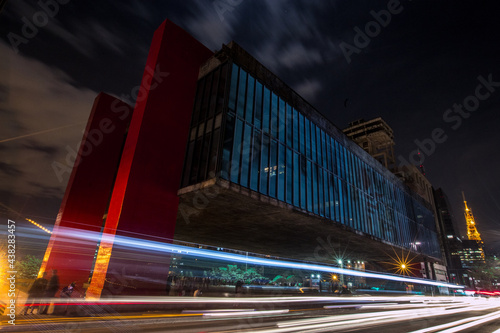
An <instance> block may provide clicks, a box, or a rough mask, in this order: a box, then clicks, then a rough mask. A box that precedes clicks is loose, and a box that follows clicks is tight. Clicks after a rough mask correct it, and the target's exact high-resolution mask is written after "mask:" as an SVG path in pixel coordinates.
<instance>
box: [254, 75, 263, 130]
mask: <svg viewBox="0 0 500 333" xmlns="http://www.w3.org/2000/svg"><path fill="white" fill-rule="evenodd" d="M254 110H255V116H254V124H255V127H256V128H257V129H261V128H262V84H261V83H260V82H259V81H257V82H256V83H255V108H254Z"/></svg>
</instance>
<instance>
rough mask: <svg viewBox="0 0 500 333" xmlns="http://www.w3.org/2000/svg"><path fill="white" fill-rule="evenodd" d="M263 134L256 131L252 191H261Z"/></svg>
mask: <svg viewBox="0 0 500 333" xmlns="http://www.w3.org/2000/svg"><path fill="white" fill-rule="evenodd" d="M261 149H262V147H261V133H260V131H258V130H254V133H253V146H252V167H251V176H250V189H252V190H254V191H258V190H259V175H260V172H259V171H260V151H261Z"/></svg>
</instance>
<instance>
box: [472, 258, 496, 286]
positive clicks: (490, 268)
mask: <svg viewBox="0 0 500 333" xmlns="http://www.w3.org/2000/svg"><path fill="white" fill-rule="evenodd" d="M471 275H472V277H473V278H474V279H475V280H479V281H480V282H479V284H478V287H480V288H483V289H495V288H496V286H494V284H495V283H496V282H497V281H500V260H499V259H498V258H496V257H486V260H485V261H484V262H481V263H478V264H476V265H474V267H472V268H471Z"/></svg>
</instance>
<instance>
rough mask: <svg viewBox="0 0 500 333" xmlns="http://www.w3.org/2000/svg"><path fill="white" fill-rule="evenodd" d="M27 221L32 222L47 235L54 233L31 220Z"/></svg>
mask: <svg viewBox="0 0 500 333" xmlns="http://www.w3.org/2000/svg"><path fill="white" fill-rule="evenodd" d="M26 221H28V222H30V223H31V224H33V225H35V226H37V227H38V228H40V229H42V230H43V231H45V232H46V233H48V234H52V231H50V230H49V229H47V228H45V227H42V226H41V225H40V224H38V223H36V222H35V221H33V220H31V219H26Z"/></svg>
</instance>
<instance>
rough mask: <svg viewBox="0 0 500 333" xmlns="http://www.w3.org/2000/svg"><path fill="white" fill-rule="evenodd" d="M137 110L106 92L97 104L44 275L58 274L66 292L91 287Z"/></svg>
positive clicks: (66, 193)
mask: <svg viewBox="0 0 500 333" xmlns="http://www.w3.org/2000/svg"><path fill="white" fill-rule="evenodd" d="M132 111H133V109H132V107H130V106H129V105H128V104H126V103H124V102H122V101H120V100H118V99H116V98H114V97H112V96H109V95H107V94H104V93H100V94H99V95H98V96H97V97H96V99H95V101H94V105H93V107H92V111H91V113H90V117H89V121H88V123H87V127H86V129H85V132H84V135H83V140H82V143H81V145H80V149H79V151H78V154H76V153H75V156H74V157H73V158H75V163H74V166H73V170H72V173H71V175H70V178H69V181H68V185H67V188H66V192H65V194H64V198H63V201H62V204H61V208H60V209H59V214H58V215H57V219H56V223H55V226H54V230H53V232H52V236H51V237H50V241H49V245H48V247H47V250H46V252H45V256H44V259H43V262H42V267H41V269H40V272H39V276H41V275H42V273H43V272H44V271H47V272H48V277H50V276H51V272H50V271H51V270H52V269H57V270H58V275H59V278H60V284H61V287H62V286H64V285H68V284H69V283H71V282H73V281H77V287H81V286H82V284H83V283H87V282H88V279H89V276H90V271H91V269H92V264H93V262H94V256H95V251H96V248H97V243H98V241H99V238H100V237H99V234H100V231H101V228H102V225H103V216H104V214H105V213H106V211H107V209H108V205H109V198H110V195H111V190H112V188H113V183H114V179H115V175H116V171H117V168H118V163H119V161H120V156H121V150H122V147H123V144H124V141H125V135H126V131H127V127H128V125H129V123H130V119H131V117H132ZM68 156H69V154H68ZM79 235H84V236H85V237H89V238H88V239H82V238H81V237H79Z"/></svg>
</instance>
